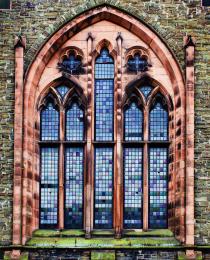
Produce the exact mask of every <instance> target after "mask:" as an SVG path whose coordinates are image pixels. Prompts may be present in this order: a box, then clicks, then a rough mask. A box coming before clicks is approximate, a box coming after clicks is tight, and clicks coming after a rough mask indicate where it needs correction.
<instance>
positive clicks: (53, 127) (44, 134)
mask: <svg viewBox="0 0 210 260" xmlns="http://www.w3.org/2000/svg"><path fill="white" fill-rule="evenodd" d="M58 139H59V113H58V111H57V110H56V109H55V108H54V107H53V104H52V103H48V105H47V107H46V108H44V109H43V110H42V111H41V140H42V141H45V140H58Z"/></svg>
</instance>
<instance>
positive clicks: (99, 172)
mask: <svg viewBox="0 0 210 260" xmlns="http://www.w3.org/2000/svg"><path fill="white" fill-rule="evenodd" d="M112 200H113V149H112V148H101V147H100V148H99V147H98V148H96V149H95V209H94V213H95V219H94V226H95V228H105V229H107V228H112V225H113V224H112V220H113V218H112V207H113V205H112Z"/></svg>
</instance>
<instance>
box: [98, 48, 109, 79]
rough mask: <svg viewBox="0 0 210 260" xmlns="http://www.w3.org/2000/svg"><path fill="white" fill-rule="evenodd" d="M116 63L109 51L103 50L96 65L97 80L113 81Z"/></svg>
mask: <svg viewBox="0 0 210 260" xmlns="http://www.w3.org/2000/svg"><path fill="white" fill-rule="evenodd" d="M113 78H114V61H113V58H112V57H111V56H110V55H109V51H108V50H107V49H103V50H102V51H101V53H100V56H99V57H98V58H97V59H96V63H95V79H113Z"/></svg>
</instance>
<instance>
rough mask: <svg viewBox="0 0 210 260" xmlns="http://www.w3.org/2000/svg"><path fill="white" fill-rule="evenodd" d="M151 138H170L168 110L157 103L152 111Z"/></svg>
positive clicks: (162, 139) (155, 139)
mask: <svg viewBox="0 0 210 260" xmlns="http://www.w3.org/2000/svg"><path fill="white" fill-rule="evenodd" d="M150 140H153V141H157V140H159V141H166V140H168V112H167V111H166V110H165V109H164V108H163V107H162V105H161V103H157V104H156V105H155V107H154V108H153V109H152V110H151V112H150Z"/></svg>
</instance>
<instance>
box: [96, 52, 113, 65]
mask: <svg viewBox="0 0 210 260" xmlns="http://www.w3.org/2000/svg"><path fill="white" fill-rule="evenodd" d="M96 63H102V64H104V63H114V61H113V58H112V57H111V56H110V55H109V51H108V50H107V49H102V50H101V53H100V56H99V57H98V58H97V59H96Z"/></svg>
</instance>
